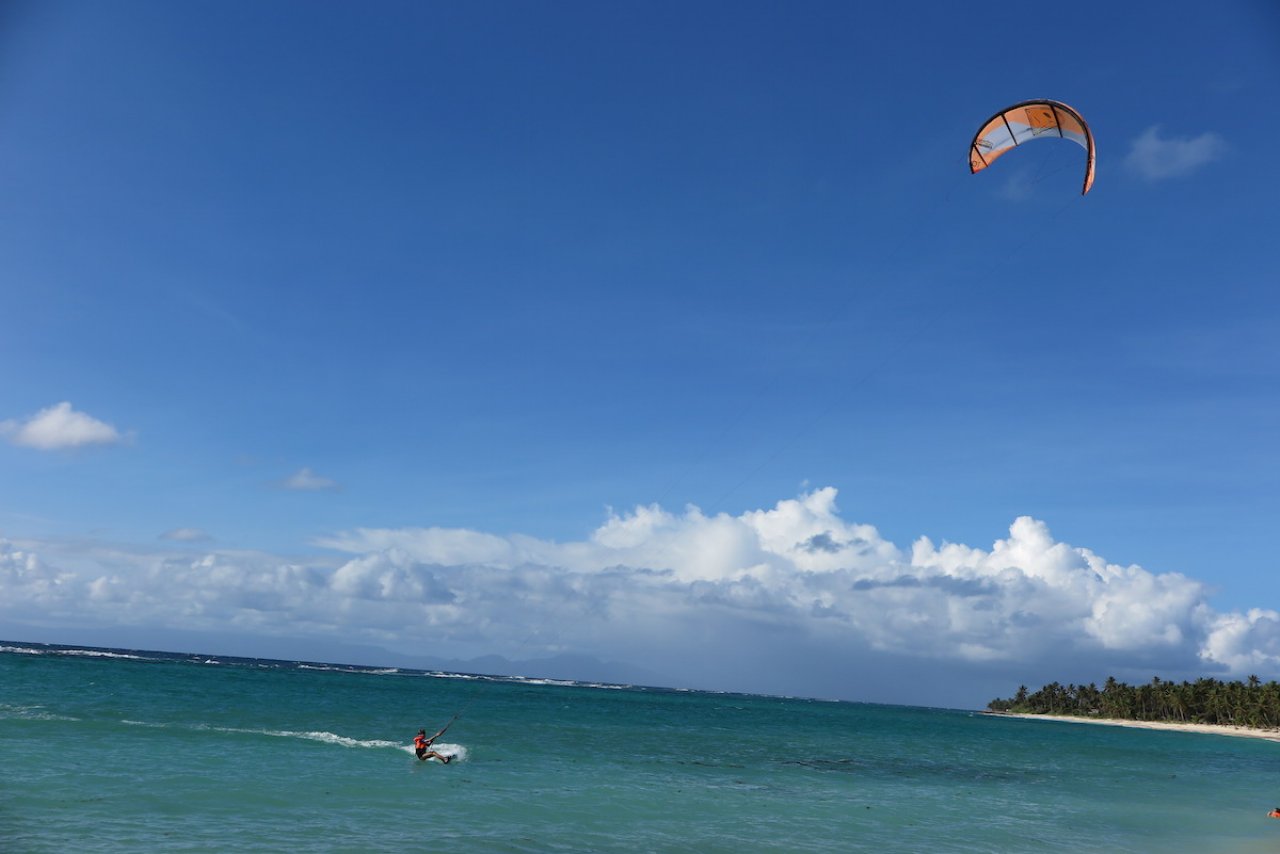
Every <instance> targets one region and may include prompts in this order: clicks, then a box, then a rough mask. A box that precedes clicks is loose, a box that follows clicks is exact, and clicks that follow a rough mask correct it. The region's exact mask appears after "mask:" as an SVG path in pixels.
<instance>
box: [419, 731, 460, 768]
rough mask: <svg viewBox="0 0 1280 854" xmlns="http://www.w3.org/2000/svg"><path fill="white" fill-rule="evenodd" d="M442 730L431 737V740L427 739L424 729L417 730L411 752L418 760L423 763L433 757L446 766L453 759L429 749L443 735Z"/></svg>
mask: <svg viewBox="0 0 1280 854" xmlns="http://www.w3.org/2000/svg"><path fill="white" fill-rule="evenodd" d="M444 729H448V727H445V728H444ZM444 729H442V730H440V731H439V732H438V733H436V734H435V735H433V736H431V738H427V731H426V730H425V729H420V730H418V734H417V735H415V736H414V737H413V752H414V753H415V754H417V756H418V758H419V759H421V760H422V761H423V762H425V761H427V760H428V759H430V758H431V757H433V756H434V757H435V758H436V759H439V760H440V761H441V762H443V763H444V764H445V765H448V764H449V760H451V759H453V757H452V756H445V755H444V754H443V753H437V752H436V751H434V750H432V749H431V743H432V742H433V741H435V740H436V739H437V738H439V737H440V736H442V735H444Z"/></svg>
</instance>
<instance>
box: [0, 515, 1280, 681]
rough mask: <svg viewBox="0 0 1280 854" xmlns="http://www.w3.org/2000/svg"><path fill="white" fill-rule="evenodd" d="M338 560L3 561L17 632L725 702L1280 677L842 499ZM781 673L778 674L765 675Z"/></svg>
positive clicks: (1044, 557)
mask: <svg viewBox="0 0 1280 854" xmlns="http://www.w3.org/2000/svg"><path fill="white" fill-rule="evenodd" d="M320 544H321V545H324V546H327V547H328V548H330V549H333V550H335V551H336V552H337V553H339V554H338V556H337V557H336V558H334V559H332V560H328V561H325V560H319V561H315V562H313V563H312V565H308V566H304V565H300V564H298V563H296V562H294V561H290V560H287V559H284V558H280V557H275V556H272V555H267V554H260V553H239V552H220V551H210V552H208V553H207V554H203V555H200V556H198V557H195V558H194V559H193V557H192V556H191V555H189V554H182V553H180V552H176V551H175V552H173V553H171V554H161V555H156V554H153V553H146V552H143V551H138V552H137V553H134V554H129V553H127V552H125V551H122V550H120V549H115V550H112V551H111V552H110V553H109V554H108V553H105V552H104V553H97V554H83V553H82V554H78V555H72V554H70V553H68V552H66V550H65V546H59V545H57V544H52V543H50V544H46V545H48V549H42V552H45V551H47V554H42V556H41V557H37V556H36V555H35V554H34V553H33V551H32V550H31V549H30V548H24V549H23V550H19V549H18V548H16V547H15V546H13V545H12V544H7V543H4V542H2V541H0V616H4V615H8V616H10V617H13V618H15V619H16V618H18V617H20V616H22V615H26V614H29V613H31V612H32V611H35V612H42V613H46V614H54V615H61V616H63V617H65V618H67V619H76V618H81V619H85V620H90V621H95V622H98V623H104V622H105V623H111V622H116V623H126V624H134V625H154V626H158V627H169V628H178V627H182V628H190V629H200V630H206V631H212V630H235V631H246V630H254V631H260V632H264V633H282V632H287V633H293V634H295V635H303V636H309V637H314V638H318V639H324V638H328V639H333V638H343V639H345V640H350V641H352V642H376V643H380V644H384V645H387V646H390V647H393V648H397V649H401V650H406V651H417V650H422V649H430V650H431V651H432V652H433V653H434V654H436V655H439V656H442V657H472V656H477V655H483V654H488V653H498V654H505V655H508V656H512V657H520V653H521V652H523V653H524V656H525V657H531V656H533V655H536V654H546V653H549V652H557V651H575V652H581V653H590V654H593V655H596V656H598V657H600V658H606V659H607V658H614V659H622V660H633V661H637V662H638V663H641V664H643V665H644V666H647V667H651V668H653V669H657V670H660V671H663V672H667V673H674V674H677V675H678V676H683V677H684V678H686V679H687V680H688V682H689V683H695V682H696V683H700V684H702V685H704V686H707V685H709V686H710V687H717V685H716V680H717V679H719V678H723V680H728V679H729V677H728V676H725V675H724V674H729V673H732V674H736V675H734V676H733V679H734V681H733V682H732V684H731V685H729V684H726V685H723V686H720V687H736V688H740V689H747V690H778V686H779V685H782V684H784V681H779V680H786V679H791V678H794V679H795V680H800V681H802V680H803V674H804V673H805V672H806V670H809V669H812V668H815V667H822V668H826V669H827V671H829V672H830V673H837V675H839V679H840V684H843V680H845V679H847V676H844V675H842V674H843V673H844V670H843V668H847V667H852V666H853V664H852V662H857V661H862V662H871V661H882V662H889V661H891V662H896V664H895V665H893V666H894V667H902V666H905V665H902V662H917V663H918V666H919V667H921V668H926V669H927V668H929V667H933V668H935V670H936V668H937V667H938V666H939V664H938V663H939V662H945V663H946V667H947V673H948V674H949V677H950V678H954V679H957V680H959V679H961V678H962V677H963V675H964V674H966V673H969V674H972V673H977V672H980V671H981V672H987V673H990V672H992V671H991V669H992V668H1000V669H1002V670H1001V672H1014V671H1017V672H1021V673H1027V672H1038V673H1041V674H1043V675H1044V678H1045V681H1048V680H1050V679H1055V678H1062V677H1063V673H1062V668H1063V666H1064V662H1089V663H1090V664H1091V665H1092V666H1093V667H1094V668H1096V672H1095V675H1094V676H1093V677H1091V678H1098V679H1100V678H1102V677H1103V676H1105V675H1108V674H1110V673H1112V672H1116V673H1117V675H1121V674H1122V673H1123V672H1124V670H1125V668H1130V669H1136V670H1137V671H1140V672H1145V673H1147V674H1150V673H1152V672H1161V673H1162V674H1164V675H1168V676H1172V677H1176V676H1178V675H1179V674H1185V675H1188V676H1189V675H1191V674H1202V673H1204V672H1205V671H1206V669H1207V670H1208V671H1209V672H1212V673H1235V674H1243V673H1245V672H1258V673H1260V674H1261V675H1264V676H1266V677H1268V678H1271V677H1280V614H1277V613H1275V612H1272V611H1251V612H1249V613H1247V614H1238V613H1229V614H1220V613H1216V612H1214V611H1213V610H1212V609H1211V608H1210V607H1209V605H1208V604H1207V601H1206V597H1207V591H1206V588H1205V586H1204V585H1203V584H1201V583H1200V582H1198V581H1195V580H1193V579H1190V578H1187V577H1185V576H1183V575H1179V574H1176V573H1155V572H1151V571H1148V570H1146V569H1143V568H1142V567H1140V566H1133V565H1130V566H1121V565H1117V564H1112V563H1108V562H1107V561H1106V560H1105V559H1103V558H1102V557H1100V556H1099V555H1097V554H1095V553H1094V552H1092V551H1090V550H1089V549H1086V548H1082V547H1078V546H1073V545H1070V544H1067V543H1061V542H1057V541H1056V540H1054V538H1053V536H1052V534H1051V532H1050V530H1049V528H1048V526H1047V525H1046V524H1045V523H1043V522H1041V521H1038V520H1035V519H1032V518H1029V517H1020V518H1018V519H1016V520H1015V521H1014V522H1013V524H1012V525H1011V526H1010V528H1009V531H1008V535H1007V536H1005V537H1003V538H1000V539H997V540H996V541H995V542H994V543H993V544H992V545H991V546H990V547H989V548H979V547H973V546H968V545H963V544H959V543H942V544H940V545H935V544H934V543H933V542H932V541H930V540H929V539H928V538H920V539H919V540H917V541H916V542H915V543H914V544H912V545H911V547H910V548H909V549H901V548H899V547H897V546H895V545H894V544H893V543H891V542H889V541H887V540H885V539H884V538H883V537H882V536H881V535H880V534H879V532H878V531H877V530H876V529H875V528H874V527H872V526H870V525H865V524H855V523H850V522H848V521H845V520H844V519H842V518H841V517H840V514H839V510H838V508H837V506H836V491H835V490H834V489H818V490H815V491H812V492H808V493H805V494H803V495H801V496H799V497H797V498H794V499H788V500H785V501H780V502H778V503H777V504H776V505H775V506H774V507H772V508H767V509H761V510H755V511H750V512H746V513H743V514H741V515H738V516H730V515H727V514H719V515H715V516H707V515H706V514H704V513H702V511H700V510H699V509H698V508H696V507H688V508H686V509H685V510H684V511H683V512H682V513H672V512H669V511H666V510H663V509H662V508H660V507H657V506H649V507H638V508H636V509H635V510H633V511H631V512H627V513H615V512H610V513H609V514H608V515H607V517H606V519H605V520H604V522H603V523H602V524H601V526H600V527H599V528H598V529H596V530H595V531H594V532H592V533H591V534H590V535H589V536H588V537H586V538H584V539H582V540H580V541H576V542H567V543H561V542H552V541H547V540H540V539H537V538H533V537H527V536H520V535H511V536H497V535H493V534H487V533H483V532H478V531H470V530H457V529H441V528H400V529H360V530H356V531H352V532H348V533H344V534H339V535H335V536H333V537H331V538H328V539H326V540H325V541H323V542H322V543H320ZM531 637H536V638H537V641H536V643H535V644H534V647H536V648H533V647H530V648H524V647H525V645H526V644H528V643H529V642H530V641H529V639H530V638H531ZM764 661H770V662H773V663H774V665H773V669H772V671H771V669H770V668H769V667H765V666H764V665H762V664H761V665H758V666H753V663H758V662H764ZM868 666H870V665H868ZM884 666H886V667H887V666H888V665H884ZM984 668H986V670H983V669H984ZM1091 672H1093V671H1091ZM835 678H836V677H832V679H835ZM785 684H786V685H790V684H791V683H789V682H785ZM856 687H857V686H848V687H847V688H845V689H843V690H847V691H854V690H855V689H856ZM788 690H803V687H802V686H801V687H792V688H789V689H788ZM814 690H817V689H814Z"/></svg>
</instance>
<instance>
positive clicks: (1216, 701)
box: [987, 676, 1280, 729]
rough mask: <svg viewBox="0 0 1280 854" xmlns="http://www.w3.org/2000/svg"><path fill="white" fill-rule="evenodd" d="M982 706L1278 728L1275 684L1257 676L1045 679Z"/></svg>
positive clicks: (1278, 686) (1278, 685) (1279, 695)
mask: <svg viewBox="0 0 1280 854" xmlns="http://www.w3.org/2000/svg"><path fill="white" fill-rule="evenodd" d="M987 709H989V710H990V711H993V712H1011V713H1014V714H1040V715H1079V716H1081V717H1094V718H1116V719H1120V720H1134V721H1170V722H1176V723H1197V724H1218V725H1222V726H1247V727H1256V728H1259V729H1275V728H1280V682H1276V681H1274V680H1272V681H1271V682H1267V683H1265V684H1264V683H1263V682H1262V680H1261V679H1259V678H1258V677H1257V676H1250V677H1248V679H1247V681H1245V682H1239V681H1236V682H1222V681H1219V680H1217V679H1207V678H1202V679H1197V680H1196V681H1194V682H1168V681H1163V680H1161V679H1160V678H1159V677H1155V678H1153V679H1152V680H1151V682H1150V683H1149V684H1146V685H1136V686H1135V685H1129V684H1127V683H1124V682H1118V681H1116V679H1115V677H1108V678H1107V681H1106V683H1105V684H1104V685H1103V686H1102V688H1101V689H1099V688H1098V687H1097V685H1095V684H1093V683H1092V682H1090V683H1089V684H1088V685H1065V686H1064V685H1061V684H1059V683H1057V682H1050V683H1049V684H1048V685H1045V686H1044V687H1043V688H1041V689H1040V690H1039V691H1036V692H1035V693H1029V692H1028V691H1027V686H1025V685H1022V686H1019V688H1018V692H1017V693H1016V694H1015V695H1014V696H1013V697H1011V698H1009V699H1007V700H1002V699H999V698H997V699H995V700H992V701H991V702H990V703H988V704H987Z"/></svg>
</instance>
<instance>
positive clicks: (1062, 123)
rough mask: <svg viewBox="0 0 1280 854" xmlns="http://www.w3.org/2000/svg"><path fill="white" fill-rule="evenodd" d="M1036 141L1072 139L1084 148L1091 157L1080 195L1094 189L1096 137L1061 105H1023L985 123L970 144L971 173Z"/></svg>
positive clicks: (1049, 103) (1078, 116)
mask: <svg viewBox="0 0 1280 854" xmlns="http://www.w3.org/2000/svg"><path fill="white" fill-rule="evenodd" d="M1033 139H1069V140H1071V141H1072V142H1074V143H1077V144H1078V145H1080V146H1081V147H1082V148H1084V150H1085V151H1086V152H1088V155H1089V157H1088V162H1087V163H1086V164H1085V170H1084V189H1083V190H1081V191H1080V195H1082V196H1083V195H1084V194H1085V193H1087V192H1089V188H1090V187H1092V186H1093V159H1094V147H1093V133H1092V132H1091V131H1090V130H1089V125H1088V124H1086V123H1085V120H1084V117H1083V116H1081V115H1080V114H1079V113H1077V112H1076V111H1075V110H1073V109H1072V108H1071V107H1068V106H1067V105H1066V104H1064V103H1062V102H1061V101H1050V100H1047V99H1046V100H1039V101H1020V102H1019V103H1017V104H1014V105H1012V106H1009V107H1005V108H1004V109H1003V110H1001V111H1000V112H998V113H996V114H995V115H994V116H992V117H991V118H989V119H987V120H986V121H985V122H983V123H982V127H981V128H979V129H978V133H977V134H976V135H975V136H974V138H973V142H971V143H969V171H970V172H971V173H973V174H975V175H976V174H977V173H979V172H981V171H982V170H983V169H986V168H987V167H988V166H990V165H991V164H992V163H994V162H995V160H996V158H997V157H999V156H1000V155H1002V154H1004V153H1005V152H1006V151H1009V150H1011V149H1014V148H1017V147H1018V146H1019V145H1022V144H1023V143H1025V142H1030V141H1031V140H1033Z"/></svg>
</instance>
